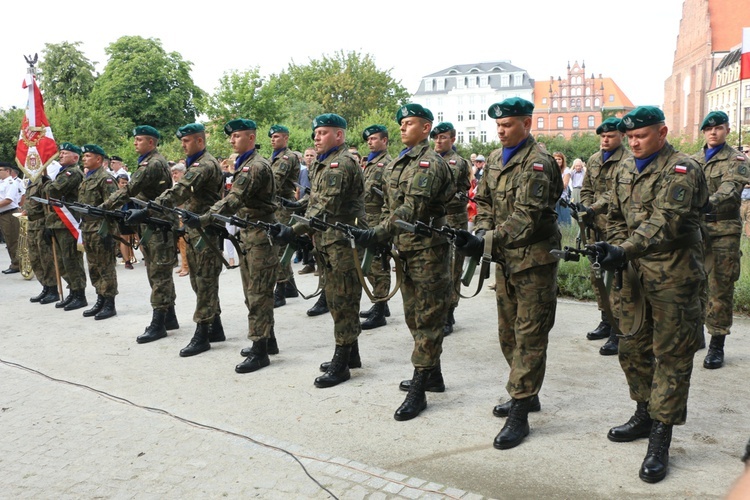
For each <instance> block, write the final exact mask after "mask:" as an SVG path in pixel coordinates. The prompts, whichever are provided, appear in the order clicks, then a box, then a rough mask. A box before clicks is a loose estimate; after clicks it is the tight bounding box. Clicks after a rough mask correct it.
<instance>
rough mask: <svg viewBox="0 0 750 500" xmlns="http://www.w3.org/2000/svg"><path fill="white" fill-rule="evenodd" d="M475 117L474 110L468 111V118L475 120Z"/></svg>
mask: <svg viewBox="0 0 750 500" xmlns="http://www.w3.org/2000/svg"><path fill="white" fill-rule="evenodd" d="M476 119H477V117H476V114H475V113H474V111H469V120H476Z"/></svg>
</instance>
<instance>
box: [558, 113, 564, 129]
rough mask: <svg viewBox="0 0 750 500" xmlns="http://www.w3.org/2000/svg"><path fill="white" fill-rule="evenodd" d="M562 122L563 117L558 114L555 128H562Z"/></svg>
mask: <svg viewBox="0 0 750 500" xmlns="http://www.w3.org/2000/svg"><path fill="white" fill-rule="evenodd" d="M563 124H564V121H563V117H562V116H558V117H557V128H563Z"/></svg>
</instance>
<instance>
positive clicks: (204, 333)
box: [180, 323, 211, 358]
mask: <svg viewBox="0 0 750 500" xmlns="http://www.w3.org/2000/svg"><path fill="white" fill-rule="evenodd" d="M209 335H211V324H210V323H199V324H197V325H195V333H194V334H193V338H192V339H190V343H189V344H188V345H186V346H185V347H183V348H182V349H180V357H181V358H187V357H190V356H195V355H196V354H200V353H202V352H206V351H208V350H209V349H211V343H210V342H209V341H208V337H209Z"/></svg>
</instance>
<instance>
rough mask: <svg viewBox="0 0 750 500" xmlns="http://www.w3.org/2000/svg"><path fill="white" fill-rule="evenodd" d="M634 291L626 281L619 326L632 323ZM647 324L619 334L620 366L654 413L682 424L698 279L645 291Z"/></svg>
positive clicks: (697, 322) (695, 335) (697, 326)
mask: <svg viewBox="0 0 750 500" xmlns="http://www.w3.org/2000/svg"><path fill="white" fill-rule="evenodd" d="M631 294H632V292H631V290H630V287H629V285H628V281H627V280H623V288H622V291H621V314H620V327H621V329H622V331H624V332H628V331H630V330H631V329H632V327H633V324H632V323H633V321H632V319H633V315H632V313H631V311H632V309H633V304H632V300H630V297H631ZM644 295H645V304H646V305H645V311H644V318H645V319H644V325H643V327H642V328H640V329H639V330H638V332H637V333H636V334H635V335H633V336H631V337H623V338H621V339H620V347H619V359H620V366H621V367H622V370H623V371H624V372H625V378H626V379H627V381H628V387H629V388H630V397H631V399H633V400H634V401H636V402H648V407H649V413H650V414H651V418H653V419H656V420H658V421H660V422H663V423H665V424H672V425H680V424H684V423H685V419H686V417H687V399H688V391H689V389H690V375H691V374H692V371H693V356H694V354H695V353H696V351H697V350H698V346H699V344H700V335H701V304H700V287H699V286H698V283H690V284H687V285H682V286H679V287H675V288H666V289H661V290H647V291H644Z"/></svg>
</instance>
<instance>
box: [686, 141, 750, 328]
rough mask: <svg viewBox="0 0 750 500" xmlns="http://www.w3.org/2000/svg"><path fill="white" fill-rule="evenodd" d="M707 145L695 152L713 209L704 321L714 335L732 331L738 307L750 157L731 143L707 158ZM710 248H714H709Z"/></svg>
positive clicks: (709, 224) (707, 217) (707, 224)
mask: <svg viewBox="0 0 750 500" xmlns="http://www.w3.org/2000/svg"><path fill="white" fill-rule="evenodd" d="M705 151H706V147H705V146H704V149H703V151H701V152H700V153H698V154H696V155H694V156H693V159H694V160H695V161H696V162H698V164H699V165H700V166H701V167H702V168H703V173H704V175H705V176H706V182H707V184H708V194H709V198H708V201H709V203H710V204H711V207H712V210H711V212H710V213H706V214H704V216H703V217H704V218H703V220H704V222H705V228H706V230H707V233H708V241H707V248H706V250H707V251H706V260H705V266H706V274H707V275H708V282H707V290H706V294H702V295H701V300H702V301H703V304H702V306H703V312H704V322H705V324H706V327H707V329H708V333H709V334H710V335H729V329H730V328H731V327H732V311H733V310H734V282H735V281H737V280H738V279H739V277H740V238H741V235H742V220H741V219H740V197H741V195H742V189H743V188H744V187H745V184H748V183H750V165H748V161H747V158H746V157H745V155H744V154H742V153H740V152H739V151H737V150H736V149H734V148H733V147H731V146H730V145H728V144H724V146H723V147H722V148H721V149H720V150H719V151H718V152H717V153H716V154H715V155H714V156H712V157H711V159H710V160H708V161H706V154H705ZM709 248H710V250H709Z"/></svg>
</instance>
